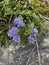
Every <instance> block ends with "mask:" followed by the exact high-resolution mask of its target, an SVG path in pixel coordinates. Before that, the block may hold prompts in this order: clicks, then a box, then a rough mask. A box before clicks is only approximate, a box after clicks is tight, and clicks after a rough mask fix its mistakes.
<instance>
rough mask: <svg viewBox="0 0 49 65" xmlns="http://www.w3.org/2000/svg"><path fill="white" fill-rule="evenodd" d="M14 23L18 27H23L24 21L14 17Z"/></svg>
mask: <svg viewBox="0 0 49 65" xmlns="http://www.w3.org/2000/svg"><path fill="white" fill-rule="evenodd" d="M14 24H15V25H18V26H20V27H24V26H25V23H24V22H23V20H21V19H20V18H15V19H14Z"/></svg>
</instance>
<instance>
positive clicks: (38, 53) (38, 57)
mask: <svg viewBox="0 0 49 65" xmlns="http://www.w3.org/2000/svg"><path fill="white" fill-rule="evenodd" d="M36 46H37V52H38V60H39V65H41V59H40V52H39V47H38V43H37V41H36Z"/></svg>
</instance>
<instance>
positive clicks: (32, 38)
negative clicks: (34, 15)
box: [28, 28, 38, 44]
mask: <svg viewBox="0 0 49 65" xmlns="http://www.w3.org/2000/svg"><path fill="white" fill-rule="evenodd" d="M37 35H38V30H37V28H34V29H33V31H32V34H31V35H30V36H29V37H28V40H29V42H30V43H32V44H34V42H35V36H37Z"/></svg>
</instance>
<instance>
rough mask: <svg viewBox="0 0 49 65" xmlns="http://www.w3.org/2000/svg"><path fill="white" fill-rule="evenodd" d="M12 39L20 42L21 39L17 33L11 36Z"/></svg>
mask: <svg viewBox="0 0 49 65" xmlns="http://www.w3.org/2000/svg"><path fill="white" fill-rule="evenodd" d="M13 40H14V41H15V42H17V43H19V42H21V39H20V36H19V35H17V36H14V37H13Z"/></svg>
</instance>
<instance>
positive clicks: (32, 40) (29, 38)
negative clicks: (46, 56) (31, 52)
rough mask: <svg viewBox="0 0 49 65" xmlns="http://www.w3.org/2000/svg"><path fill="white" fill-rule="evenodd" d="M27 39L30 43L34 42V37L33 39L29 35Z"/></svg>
mask: <svg viewBox="0 0 49 65" xmlns="http://www.w3.org/2000/svg"><path fill="white" fill-rule="evenodd" d="M28 40H29V42H30V43H32V44H34V42H35V39H34V38H33V37H32V36H29V37H28Z"/></svg>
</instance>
